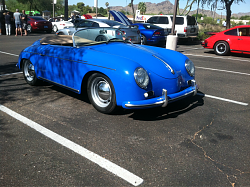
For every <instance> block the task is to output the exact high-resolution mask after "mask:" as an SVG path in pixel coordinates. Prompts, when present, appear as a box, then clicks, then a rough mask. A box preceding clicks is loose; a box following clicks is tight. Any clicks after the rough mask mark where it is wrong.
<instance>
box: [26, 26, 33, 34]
mask: <svg viewBox="0 0 250 187" xmlns="http://www.w3.org/2000/svg"><path fill="white" fill-rule="evenodd" d="M27 32H28V33H31V32H32V27H31V25H27Z"/></svg>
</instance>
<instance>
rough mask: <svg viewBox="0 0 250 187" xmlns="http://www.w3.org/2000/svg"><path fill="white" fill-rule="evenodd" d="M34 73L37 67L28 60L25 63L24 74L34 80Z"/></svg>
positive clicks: (29, 79)
mask: <svg viewBox="0 0 250 187" xmlns="http://www.w3.org/2000/svg"><path fill="white" fill-rule="evenodd" d="M34 75H35V69H34V66H33V64H31V63H30V62H26V63H25V64H24V76H25V77H26V79H27V80H28V81H33V79H34Z"/></svg>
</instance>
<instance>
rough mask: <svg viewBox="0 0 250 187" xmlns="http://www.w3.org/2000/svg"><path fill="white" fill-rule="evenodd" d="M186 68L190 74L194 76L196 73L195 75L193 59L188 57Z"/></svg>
mask: <svg viewBox="0 0 250 187" xmlns="http://www.w3.org/2000/svg"><path fill="white" fill-rule="evenodd" d="M185 68H186V70H187V72H188V74H189V75H190V76H191V77H194V75H195V66H194V63H193V62H192V61H191V60H189V59H187V60H186V61H185Z"/></svg>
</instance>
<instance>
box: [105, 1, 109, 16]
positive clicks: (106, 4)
mask: <svg viewBox="0 0 250 187" xmlns="http://www.w3.org/2000/svg"><path fill="white" fill-rule="evenodd" d="M105 6H106V7H107V14H109V3H108V2H106V3H105Z"/></svg>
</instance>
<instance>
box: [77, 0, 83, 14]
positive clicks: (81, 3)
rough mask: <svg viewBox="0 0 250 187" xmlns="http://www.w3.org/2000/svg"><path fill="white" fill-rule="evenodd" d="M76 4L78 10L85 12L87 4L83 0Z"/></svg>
mask: <svg viewBox="0 0 250 187" xmlns="http://www.w3.org/2000/svg"><path fill="white" fill-rule="evenodd" d="M76 6H77V10H78V11H79V12H80V13H81V14H83V13H84V10H85V4H84V3H83V2H79V3H77V4H76Z"/></svg>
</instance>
